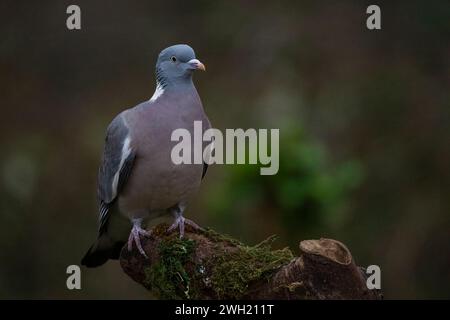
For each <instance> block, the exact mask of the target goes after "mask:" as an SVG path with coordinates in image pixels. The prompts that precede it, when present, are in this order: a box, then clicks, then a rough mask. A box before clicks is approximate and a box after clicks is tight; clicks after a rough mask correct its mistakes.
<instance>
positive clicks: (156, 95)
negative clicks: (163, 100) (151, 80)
mask: <svg viewBox="0 0 450 320" xmlns="http://www.w3.org/2000/svg"><path fill="white" fill-rule="evenodd" d="M163 93H164V88H163V87H162V86H161V85H160V84H159V83H156V89H155V93H154V94H153V96H152V97H151V98H150V100H149V101H150V102H153V101H156V100H157V99H158V98H159V97H160V96H161V95H162V94H163Z"/></svg>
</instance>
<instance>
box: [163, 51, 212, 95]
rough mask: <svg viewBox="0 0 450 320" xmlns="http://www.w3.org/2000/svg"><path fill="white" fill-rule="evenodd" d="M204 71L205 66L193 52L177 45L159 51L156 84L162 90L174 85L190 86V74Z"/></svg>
mask: <svg viewBox="0 0 450 320" xmlns="http://www.w3.org/2000/svg"><path fill="white" fill-rule="evenodd" d="M195 70H203V71H205V66H204V65H203V63H201V62H200V61H199V60H197V59H196V58H195V52H194V50H193V49H192V48H191V47H190V46H188V45H186V44H177V45H174V46H171V47H168V48H166V49H164V50H163V51H161V53H160V54H159V56H158V61H157V62H156V83H157V85H158V86H161V87H162V88H167V87H170V86H174V85H191V84H192V73H193V72H194V71H195Z"/></svg>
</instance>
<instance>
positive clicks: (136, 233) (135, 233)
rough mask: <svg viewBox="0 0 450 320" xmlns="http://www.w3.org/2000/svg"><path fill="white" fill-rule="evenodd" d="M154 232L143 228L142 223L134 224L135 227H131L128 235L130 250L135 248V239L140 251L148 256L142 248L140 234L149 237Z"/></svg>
mask: <svg viewBox="0 0 450 320" xmlns="http://www.w3.org/2000/svg"><path fill="white" fill-rule="evenodd" d="M151 234H152V233H151V232H149V231H147V230H144V229H142V228H141V226H140V224H137V223H136V224H133V228H132V229H131V232H130V236H129V237H128V251H131V249H132V248H133V241H134V242H135V243H136V247H137V249H138V250H139V252H140V253H141V254H142V255H143V256H144V257H146V258H148V256H147V254H146V253H145V251H144V248H142V244H141V239H140V236H145V237H149V236H150V235H151Z"/></svg>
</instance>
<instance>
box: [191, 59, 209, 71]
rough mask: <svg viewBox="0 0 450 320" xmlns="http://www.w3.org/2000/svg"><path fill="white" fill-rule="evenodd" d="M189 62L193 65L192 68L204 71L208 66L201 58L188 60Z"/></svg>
mask: <svg viewBox="0 0 450 320" xmlns="http://www.w3.org/2000/svg"><path fill="white" fill-rule="evenodd" d="M188 64H189V65H190V66H191V67H192V69H194V70H202V71H206V67H205V65H204V64H203V63H201V62H200V61H199V60H197V59H192V60H189V61H188Z"/></svg>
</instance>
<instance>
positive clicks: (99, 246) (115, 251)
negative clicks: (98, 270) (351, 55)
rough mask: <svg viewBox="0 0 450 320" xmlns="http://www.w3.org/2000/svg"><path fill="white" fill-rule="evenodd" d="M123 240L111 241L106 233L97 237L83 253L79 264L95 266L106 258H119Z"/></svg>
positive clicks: (99, 264)
mask: <svg viewBox="0 0 450 320" xmlns="http://www.w3.org/2000/svg"><path fill="white" fill-rule="evenodd" d="M124 244H125V242H124V241H113V240H112V239H111V238H110V237H109V236H108V234H107V233H104V234H102V235H100V236H99V237H98V239H97V240H96V241H95V242H94V244H93V245H92V246H91V247H90V248H89V250H88V251H87V252H86V254H85V255H84V257H83V259H82V260H81V264H82V265H83V266H86V267H88V268H95V267H98V266H101V265H102V264H104V263H105V262H106V261H108V259H116V260H117V259H119V256H120V251H121V250H122V247H123V245H124Z"/></svg>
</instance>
